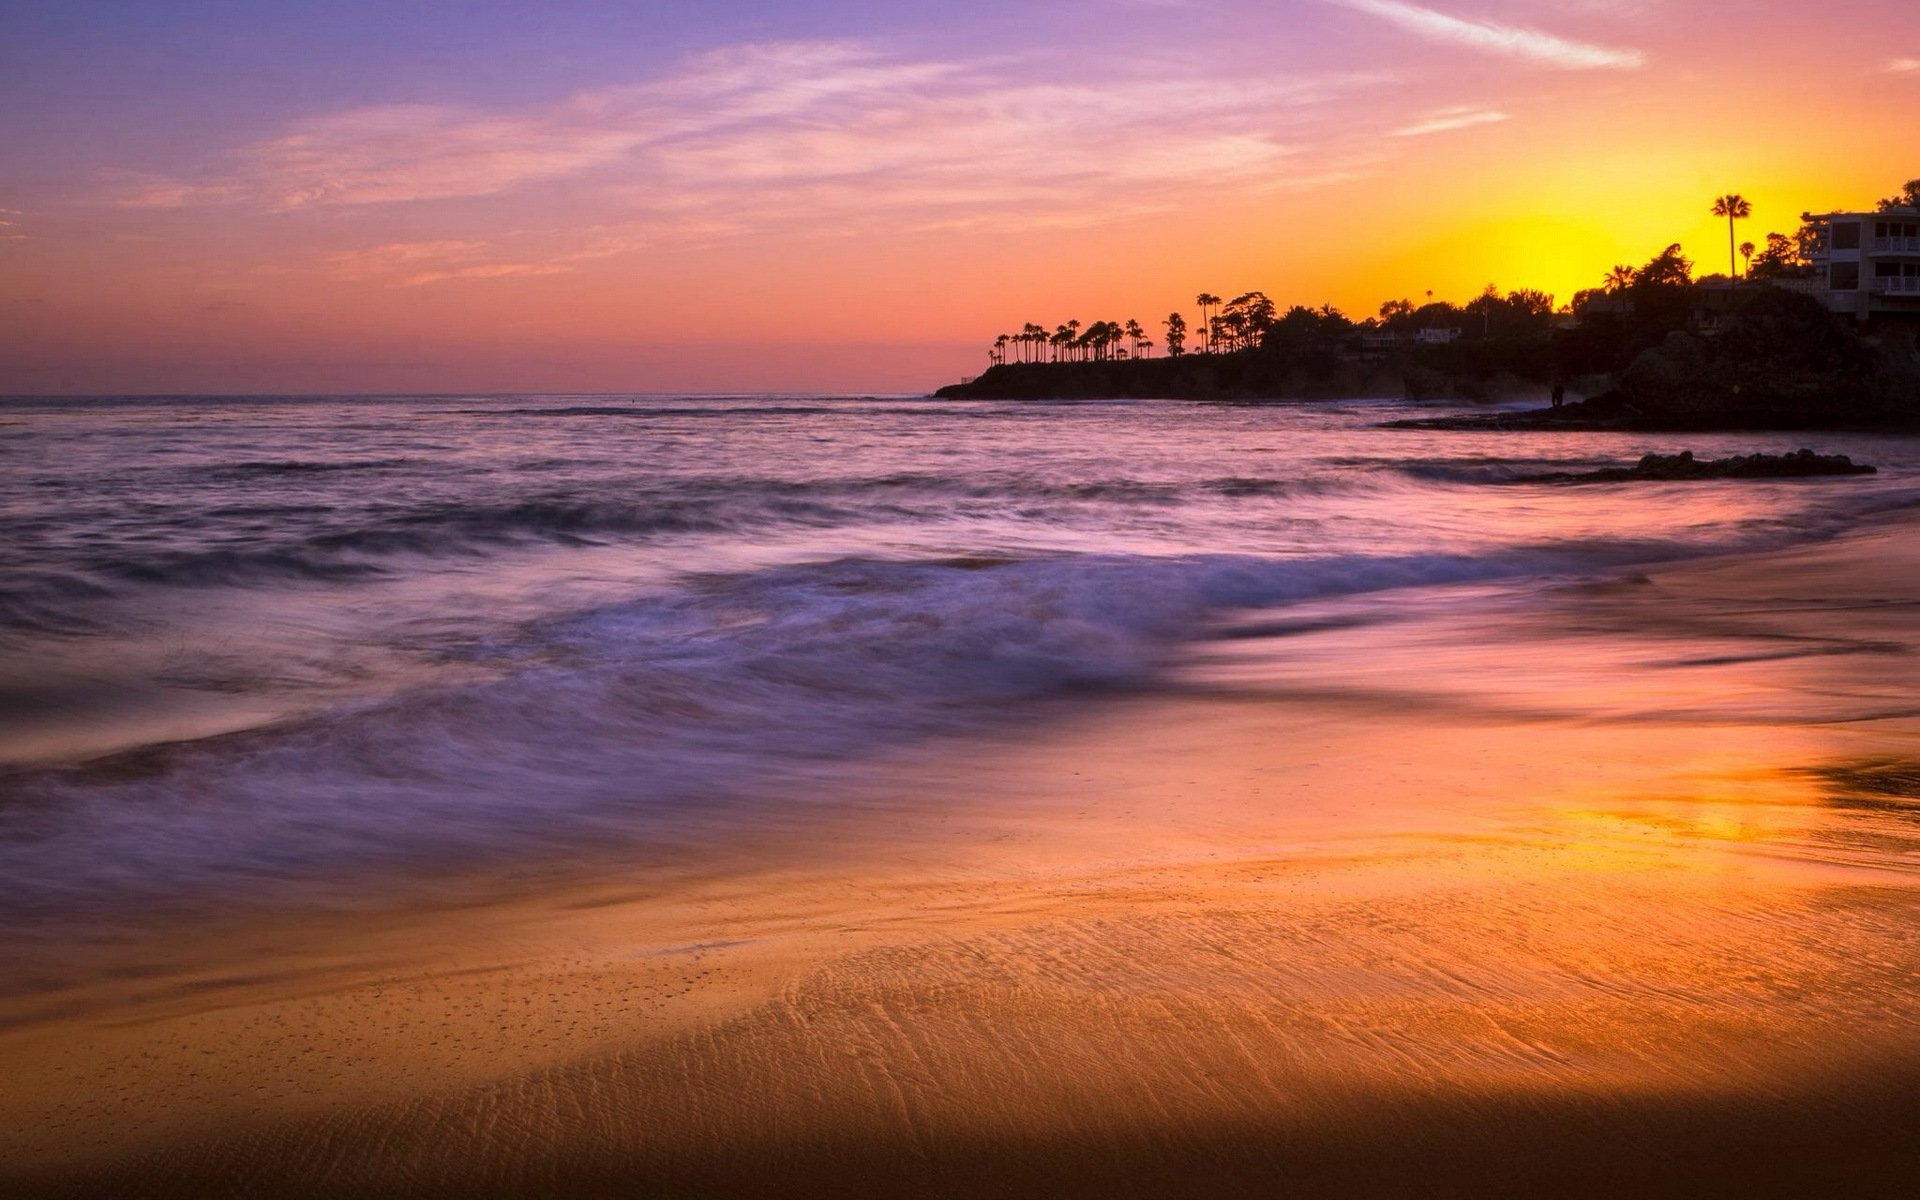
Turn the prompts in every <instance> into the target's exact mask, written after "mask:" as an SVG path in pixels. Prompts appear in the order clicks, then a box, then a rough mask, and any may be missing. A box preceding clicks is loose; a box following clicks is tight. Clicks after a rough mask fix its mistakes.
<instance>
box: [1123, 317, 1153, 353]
mask: <svg viewBox="0 0 1920 1200" xmlns="http://www.w3.org/2000/svg"><path fill="white" fill-rule="evenodd" d="M1127 337H1128V338H1129V339H1130V340H1131V341H1132V342H1133V356H1134V357H1135V358H1139V357H1140V350H1141V348H1142V347H1143V346H1147V345H1150V344H1151V343H1149V342H1148V341H1147V331H1146V330H1144V329H1142V328H1140V322H1139V321H1138V320H1136V319H1134V318H1132V317H1129V318H1127Z"/></svg>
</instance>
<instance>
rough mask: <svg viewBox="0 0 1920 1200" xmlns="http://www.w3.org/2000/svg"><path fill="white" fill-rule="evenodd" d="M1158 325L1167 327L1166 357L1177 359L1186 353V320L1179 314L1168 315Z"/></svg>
mask: <svg viewBox="0 0 1920 1200" xmlns="http://www.w3.org/2000/svg"><path fill="white" fill-rule="evenodd" d="M1160 323H1161V324H1162V325H1165V326H1166V327H1167V357H1168V358H1179V357H1180V356H1181V355H1183V354H1185V353H1186V352H1187V319H1186V318H1185V317H1183V316H1181V315H1180V314H1179V313H1168V314H1167V319H1166V320H1164V321H1162V322H1160Z"/></svg>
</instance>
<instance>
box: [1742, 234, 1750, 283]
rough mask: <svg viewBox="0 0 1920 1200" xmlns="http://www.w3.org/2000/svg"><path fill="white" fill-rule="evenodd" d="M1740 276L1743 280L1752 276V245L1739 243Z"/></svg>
mask: <svg viewBox="0 0 1920 1200" xmlns="http://www.w3.org/2000/svg"><path fill="white" fill-rule="evenodd" d="M1740 274H1741V275H1742V276H1743V277H1745V278H1752V276H1753V243H1752V242H1741V243H1740Z"/></svg>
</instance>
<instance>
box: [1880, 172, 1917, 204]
mask: <svg viewBox="0 0 1920 1200" xmlns="http://www.w3.org/2000/svg"><path fill="white" fill-rule="evenodd" d="M1895 208H1920V179H1909V180H1907V181H1906V183H1904V184H1902V185H1901V186H1900V193H1899V194H1898V195H1895V196H1888V197H1887V198H1886V199H1885V200H1882V201H1881V202H1880V211H1881V212H1886V211H1888V210H1889V209H1895Z"/></svg>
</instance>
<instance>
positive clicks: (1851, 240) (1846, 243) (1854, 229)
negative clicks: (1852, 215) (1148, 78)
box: [1833, 221, 1860, 250]
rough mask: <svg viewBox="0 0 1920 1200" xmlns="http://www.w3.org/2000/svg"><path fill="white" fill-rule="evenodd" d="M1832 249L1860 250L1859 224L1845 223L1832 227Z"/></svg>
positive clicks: (1856, 222)
mask: <svg viewBox="0 0 1920 1200" xmlns="http://www.w3.org/2000/svg"><path fill="white" fill-rule="evenodd" d="M1833 248H1834V249H1835V250H1858V249H1859V248H1860V222H1858V221H1847V222H1844V223H1836V224H1835V225H1834V227H1833Z"/></svg>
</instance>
